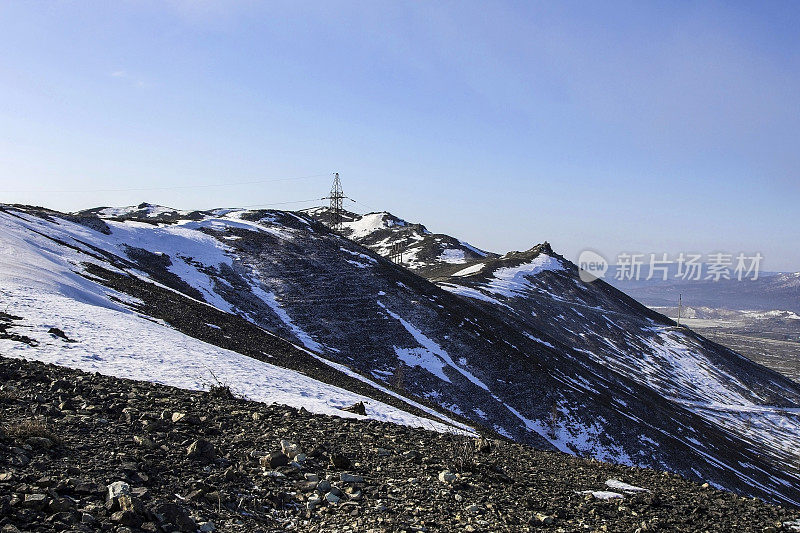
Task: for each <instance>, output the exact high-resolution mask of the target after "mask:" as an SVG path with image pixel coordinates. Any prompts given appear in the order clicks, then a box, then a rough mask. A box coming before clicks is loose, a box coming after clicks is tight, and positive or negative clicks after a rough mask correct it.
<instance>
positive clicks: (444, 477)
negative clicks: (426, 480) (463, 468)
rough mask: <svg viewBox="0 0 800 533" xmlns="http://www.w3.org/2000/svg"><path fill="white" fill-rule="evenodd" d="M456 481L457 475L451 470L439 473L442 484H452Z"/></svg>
mask: <svg viewBox="0 0 800 533" xmlns="http://www.w3.org/2000/svg"><path fill="white" fill-rule="evenodd" d="M455 480H456V475H455V474H453V473H452V472H450V471H449V470H442V471H441V472H439V481H441V482H442V483H452V482H453V481H455Z"/></svg>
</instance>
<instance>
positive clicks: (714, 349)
mask: <svg viewBox="0 0 800 533" xmlns="http://www.w3.org/2000/svg"><path fill="white" fill-rule="evenodd" d="M521 255H526V256H530V257H532V258H531V259H529V258H527V257H526V258H525V259H524V262H522V263H521V264H520V265H518V266H515V267H509V266H507V265H508V264H516V263H518V262H519V261H521V260H522V259H521V257H520V256H521ZM472 268H473V269H474V270H475V273H473V274H468V275H458V276H452V277H450V278H448V279H446V280H440V282H439V283H440V285H441V286H442V287H443V288H445V289H446V290H449V291H451V292H454V293H456V294H460V295H462V296H466V297H469V298H472V299H474V300H477V301H478V302H480V303H481V304H482V305H488V306H491V307H493V308H494V309H495V310H496V312H498V313H503V314H506V315H507V316H508V317H509V319H511V320H516V321H518V322H519V323H520V325H521V327H523V328H535V329H537V330H540V331H541V330H544V331H547V332H548V333H549V334H550V336H551V337H555V338H557V339H559V340H560V341H561V342H565V343H567V344H570V345H572V346H575V347H577V346H580V348H576V350H578V351H580V352H581V353H583V354H585V357H586V358H588V359H590V360H592V361H595V362H597V363H599V364H601V365H603V366H604V367H606V368H610V369H613V370H615V371H617V372H619V373H621V374H624V375H626V376H627V377H629V378H630V379H632V380H634V381H636V382H637V383H640V384H642V385H644V386H646V387H648V388H650V389H652V390H655V391H657V392H658V393H659V394H660V395H661V396H662V397H663V398H664V399H665V400H667V401H670V402H674V403H677V404H680V405H683V406H685V407H687V408H688V409H690V410H691V411H693V412H694V413H695V414H697V415H699V416H701V417H703V418H704V419H706V420H707V421H709V422H711V423H713V424H715V425H718V426H719V427H721V428H724V430H725V431H726V432H728V433H730V434H731V435H732V436H734V437H735V438H738V439H741V440H742V441H743V442H748V443H750V444H751V445H754V446H758V447H759V448H761V449H762V450H764V451H763V452H762V453H764V454H765V455H769V456H770V457H771V458H772V460H774V461H775V462H776V463H778V464H780V463H784V462H787V463H791V462H793V461H794V460H795V454H796V449H797V445H798V443H799V442H800V441H799V440H798V435H800V416H799V415H800V413H799V412H798V410H797V406H798V396H797V387H795V386H794V385H793V384H792V383H791V382H788V381H787V380H786V379H785V378H783V376H780V375H778V374H776V373H775V372H772V371H770V370H767V369H766V368H764V367H761V366H759V365H755V364H753V363H752V362H751V361H749V360H747V359H745V358H743V357H742V356H740V355H738V354H736V353H734V352H732V351H730V350H728V349H726V348H723V347H721V346H718V345H715V344H714V343H712V342H710V341H708V340H706V339H704V338H702V337H700V336H698V335H696V334H694V333H693V332H691V331H690V330H688V329H683V328H675V327H672V326H670V325H665V324H664V323H663V321H662V322H661V323H658V322H655V321H653V317H652V312H650V311H649V310H646V309H645V308H643V307H641V306H638V304H635V303H631V302H630V301H627V300H626V299H624V298H622V299H620V298H619V294H618V293H617V291H615V290H614V289H611V288H610V287H609V286H608V285H606V284H604V283H603V282H602V281H598V282H594V283H592V284H585V283H583V282H581V281H580V280H579V278H578V275H577V268H576V267H575V266H574V265H573V264H571V263H569V262H568V261H566V260H564V259H563V258H561V257H559V256H556V255H555V254H554V253H553V252H552V250H551V249H550V248H549V247H547V246H541V247H538V248H534V249H532V250H530V251H529V252H526V253H525V254H515V255H514V256H510V257H503V258H500V259H498V260H495V261H490V262H485V263H483V264H481V266H480V270H478V265H472ZM509 272H513V273H514V276H513V277H510V276H509ZM615 293H616V294H615ZM637 307H638V309H637ZM626 308H627V309H626Z"/></svg>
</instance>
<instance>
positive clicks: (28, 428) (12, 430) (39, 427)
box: [3, 420, 63, 446]
mask: <svg viewBox="0 0 800 533" xmlns="http://www.w3.org/2000/svg"><path fill="white" fill-rule="evenodd" d="M3 433H5V435H6V436H8V437H12V438H15V439H21V440H24V439H29V438H31V437H39V438H45V439H48V440H49V441H51V442H52V443H53V444H54V445H56V446H57V445H60V444H62V443H63V441H62V440H61V437H59V436H58V435H57V434H56V433H55V432H54V431H53V430H51V429H50V426H48V425H47V424H46V423H45V422H43V421H41V420H23V421H21V422H12V423H10V424H6V426H5V427H4V428H3Z"/></svg>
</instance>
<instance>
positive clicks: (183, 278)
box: [0, 206, 800, 502]
mask: <svg viewBox="0 0 800 533" xmlns="http://www.w3.org/2000/svg"><path fill="white" fill-rule="evenodd" d="M142 209H143V211H142V212H140V213H139V212H137V211H141V210H140V209H138V208H137V209H132V210H127V211H124V212H122V214H120V213H121V212H120V211H111V212H109V211H105V212H103V213H101V215H102V217H103V218H98V217H96V216H94V215H92V214H91V213H87V212H84V213H81V214H78V215H59V214H57V213H52V212H45V211H42V210H37V209H33V208H11V207H7V208H5V209H4V211H3V212H2V213H0V216H1V217H2V219H1V220H2V221H3V223H4V224H6V225H7V226H8V227H16V230H15V231H17V232H18V234H19V235H21V236H24V237H21V239H23V240H24V241H25V242H32V239H33V240H36V239H38V238H39V237H41V238H42V239H44V241H46V242H47V243H49V244H48V246H51V245H52V246H55V248H54V249H53V250H49V251H46V252H42V253H43V254H46V255H49V256H52V257H60V256H62V255H63V256H64V257H67V258H70V259H69V261H70V264H69V270H70V271H76V272H80V273H81V274H82V277H81V279H83V278H84V277H86V276H88V277H89V278H90V279H91V280H92V281H93V282H97V283H99V284H102V285H103V286H105V287H107V288H109V289H112V290H115V291H117V293H118V294H119V295H120V296H117V298H118V299H120V300H122V299H124V298H131V297H133V298H136V299H137V301H138V302H141V303H129V304H128V305H127V307H131V308H134V309H135V310H136V312H138V313H140V314H141V315H142V316H146V317H149V318H152V319H159V320H163V321H164V322H166V323H167V324H169V325H170V326H171V327H172V328H174V329H176V330H178V331H181V332H182V333H184V334H187V335H190V336H192V337H194V338H196V339H198V340H200V341H204V342H206V343H209V344H214V345H216V346H218V347H220V348H224V349H227V350H231V351H235V352H238V353H240V354H242V355H246V356H249V357H252V358H254V359H258V360H260V361H262V362H268V363H270V364H273V365H275V366H280V367H284V368H288V369H290V370H295V371H300V372H302V373H303V374H305V375H306V376H308V377H312V378H314V379H316V380H322V381H326V382H327V383H329V384H332V385H335V386H338V387H341V388H346V389H348V390H351V391H354V392H355V393H358V394H362V395H365V396H368V397H371V398H373V399H374V400H377V401H380V402H382V403H386V404H387V405H392V406H395V407H397V406H398V405H400V408H401V410H403V411H406V412H409V411H411V412H412V414H418V413H425V412H426V411H425V409H427V408H428V407H427V406H429V405H435V406H436V407H437V408H438V409H440V410H441V409H444V410H446V411H448V412H450V413H451V415H450V418H455V419H456V420H462V419H469V420H471V422H472V423H473V424H476V425H480V426H483V427H485V428H487V429H489V430H492V431H495V432H497V433H500V434H503V435H506V436H508V437H510V438H513V439H515V440H519V441H521V442H527V443H531V444H534V445H538V446H542V447H553V448H557V449H561V450H563V451H567V452H569V453H578V454H582V455H589V456H594V457H597V458H599V459H604V460H612V461H616V462H622V463H626V464H635V465H641V466H652V467H656V468H665V469H669V470H672V471H675V472H679V473H681V474H684V475H686V476H689V477H692V478H695V479H701V480H705V481H709V482H711V483H714V484H717V485H720V486H725V487H727V488H730V489H732V490H737V491H739V492H741V493H746V494H756V495H759V496H762V497H764V498H768V499H772V500H777V501H784V502H798V501H800V494H798V489H797V488H796V487H797V486H798V472H797V467H796V466H795V465H796V461H794V462H792V463H791V464H789V457H788V455H787V453H788V452H787V451H786V450H788V446H784V447H782V448H779V449H776V450H777V451H775V450H770V449H767V447H768V445H769V446H771V444H770V443H769V442H768V440H766V439H764V438H756V437H752V438H749V440H748V439H745V438H743V437H742V435H741V434H740V433H741V432H737V431H735V430H734V429H731V428H730V427H728V425H726V424H728V422H727V421H722V420H721V419H720V418H718V416H717V415H714V416H711V415H708V414H707V413H706V411H707V410H708V409H710V408H711V407H713V404H712V403H710V402H705V403H702V405H698V404H699V403H701V402H702V401H703V398H702V395H701V392H702V390H703V389H704V388H708V387H711V388H713V390H714V391H715V396H714V398H715V401H717V400H720V401H724V402H727V403H725V405H726V406H727V407H726V409H731V406H740V407H741V406H744V407H746V408H747V409H744V407H742V408H741V409H739V410H738V411H736V414H735V416H736V417H745V418H741V419H742V420H745V419H746V418H747V419H750V424H751V426H750V427H751V428H756V427H763V428H765V432H766V434H768V435H769V438H770V439H773V440H775V439H784V441H785V442H794V443H796V442H797V441H796V438H797V437H796V436H792V435H790V434H789V433H790V432H791V431H792V430H793V428H794V427H795V426H793V425H792V424H793V423H794V422H792V418H791V416H790V415H791V413H793V411H792V409H794V408H796V407H797V405H798V398H800V389H798V387H797V386H796V385H793V384H791V383H788V384H787V383H785V381H786V380H783V381H781V380H780V379H779V378H777V377H775V376H773V375H771V374H764V373H763V372H762V371H763V369H760V367H757V368H753V367H754V366H755V365H750V366H748V365H747V363H745V362H737V361H738V360H737V356H735V354H730V353H727V352H726V351H725V350H724V349H722V348H721V347H718V346H715V345H712V344H711V343H708V342H707V341H704V340H702V339H694V338H691V337H689V336H688V334H686V336H681V334H683V332H680V331H673V330H671V329H670V326H671V323H670V322H669V321H668V320H667V319H665V318H664V317H662V316H661V315H658V314H657V313H654V312H651V311H648V310H647V309H645V308H643V307H642V306H640V305H639V304H637V303H636V302H635V301H633V300H631V299H630V298H627V297H625V296H624V295H622V294H621V293H619V292H618V291H616V290H614V289H612V288H611V287H609V286H607V285H602V284H600V285H596V286H592V287H583V286H582V284H581V282H580V281H579V280H577V271H575V270H574V267H573V266H572V265H570V264H569V263H568V262H565V261H564V260H563V259H562V258H559V257H558V256H556V255H555V254H553V253H552V250H549V247H545V248H539V249H534V250H531V251H529V252H523V253H520V254H511V255H509V256H505V257H504V258H498V257H496V256H488V255H487V256H486V257H485V258H484V257H483V256H481V257H482V259H480V261H478V262H475V261H473V262H472V263H462V264H449V263H446V262H445V263H442V265H444V266H446V267H447V268H451V269H454V270H453V274H458V275H454V276H447V277H444V278H442V279H440V280H439V281H440V283H441V286H440V287H437V286H436V285H434V284H432V283H431V282H430V281H428V280H426V279H424V278H421V277H419V276H417V275H415V274H414V273H412V272H409V271H408V270H407V269H405V268H402V267H399V266H397V265H394V264H391V263H390V262H388V261H387V260H386V259H385V258H383V257H381V256H380V255H378V254H376V253H374V252H373V251H370V250H369V249H367V248H364V247H362V246H360V245H358V244H356V243H354V242H352V241H351V240H348V239H346V238H343V237H341V236H338V235H335V234H332V233H331V232H330V231H329V230H328V229H327V228H326V227H324V226H322V225H321V224H319V223H317V222H315V221H314V219H313V217H312V216H311V215H309V214H307V213H306V214H295V213H289V212H281V211H243V210H215V211H207V212H192V213H179V212H174V211H171V210H164V209H163V208H158V207H156V206H148V207H145V208H142ZM154 212H155V214H154ZM109 213H110V215H109ZM164 213H166V214H165V215H163V216H162V214H164ZM175 213H177V214H175ZM378 218H381V219H383V218H382V217H378ZM68 219H71V220H72V222H71V221H69V220H68ZM398 220H399V219H398ZM15 225H16V226H15ZM364 227H365V228H369V227H372V226H370V225H369V224H366V223H365V224H364ZM406 230H407V228H406V227H405V226H402V225H400V224H397V223H393V224H392V225H390V226H386V227H384V228H383V229H382V230H380V231H389V232H391V231H400V232H404V231H406ZM353 231H356V230H355V229H354V230H353ZM362 231H363V233H364V237H363V238H368V237H369V236H370V235H372V234H374V233H376V232H374V231H373V232H370V231H366V230H363V228H362ZM6 233H8V232H3V235H5V234H6ZM37 235H38V237H34V236H37ZM383 240H385V237H384V238H381V239H378V240H376V243H380V242H383ZM454 240H455V241H456V242H460V241H457V240H456V239H454ZM36 242H37V243H38V242H39V241H38V240H36ZM4 246H5V247H6V248H11V249H13V248H18V247H20V246H22V244H21V243H20V242H10V243H7V244H5V243H4ZM36 246H37V247H39V248H42V247H44V245H43V244H41V243H39V244H37V245H36ZM375 246H379V244H375ZM44 248H45V249H46V247H44ZM543 252H544V253H543ZM75 254H77V255H75ZM440 255H441V254H440ZM437 257H439V256H437ZM442 265H439V266H442ZM19 268H25V267H22V266H21V267H19ZM63 275H66V273H65V272H64V271H57V274H56V278H59V277H60V276H63ZM32 279H33V278H32ZM20 283H22V285H21V286H24V283H23V282H20ZM25 283H33V282H31V281H29V282H25ZM34 289H35V287H33V288H31V290H29V291H28V292H29V293H34V292H35V290H34ZM445 289H446V290H445ZM453 292H456V294H453ZM123 293H124V296H123V295H122V294H123ZM468 293H469V294H468ZM67 296H68V297H72V296H70V295H67ZM472 296H476V297H472ZM13 298H15V299H20V298H22V296H21V295H20V294H15V295H13ZM106 300H108V299H106ZM531 302H542V303H538V304H534V303H531ZM10 303H11V304H12V306H11V307H10V308H9V312H11V313H13V305H14V300H13V299H11V300H10ZM534 305H538V306H539V307H536V308H534V307H532V306H534ZM526 306H529V307H526ZM535 309H538V313H537V316H538V317H540V318H539V319H538V322H536V321H535V319H537V316H534V315H532V314H531V313H533V312H535ZM591 311H594V312H593V313H592V312H591ZM559 315H561V316H560V317H559ZM602 317H605V318H602ZM531 320H534V321H531ZM612 323H613V324H614V325H615V326H616V328H618V329H614V326H612V325H611V324H612ZM76 327H77V326H76ZM606 328H607V329H608V331H606ZM78 330H80V327H78ZM267 332H272V334H274V335H272V334H270V333H267ZM67 333H68V334H70V333H71V332H67ZM73 334H75V333H73ZM75 335H76V334H75ZM275 335H277V336H278V337H285V338H287V339H292V340H293V341H294V342H295V343H297V344H302V345H304V346H305V349H302V350H301V349H298V348H297V347H295V346H293V345H291V344H289V343H286V342H284V341H282V340H280V339H279V338H278V337H276V336H275ZM601 337H602V339H605V337H609V338H608V339H606V340H602V339H601ZM620 339H624V341H625V343H631V344H633V345H634V348H631V349H630V350H628V351H619V350H620V349H619V348H617V352H615V351H614V350H613V349H612V348H611V344H613V343H614V342H615V341H620ZM695 342H696V343H695ZM656 345H658V347H660V348H662V350H661V351H658V350H657V349H656ZM642 347H644V348H645V349H647V350H649V351H650V352H649V355H648V358H647V360H648V366H647V368H648V370H647V371H646V372H642V373H640V374H636V373H635V372H632V369H636V368H637V365H636V364H635V363H634V362H632V361H633V360H632V359H630V358H629V357H628V356H631V357H633V356H634V355H635V352H636V350H641V349H642ZM615 357H616V359H615ZM617 359H619V362H617ZM691 360H694V361H695V362H696V365H695V366H696V367H698V368H700V369H701V370H702V371H703V372H705V374H703V376H705V377H704V379H705V382H704V383H703V384H702V385H697V386H695V385H694V384H693V382H692V375H693V374H692V373H691V372H690V370H689V366H687V365H688V363H687V364H686V365H684V364H683V362H687V361H691ZM674 361H679V362H680V363H681V364H673V362H674ZM628 363H630V364H628ZM332 365H337V366H332ZM338 365H341V366H338ZM681 369H683V370H681ZM748 373H750V374H752V376H750V377H748V376H746V375H745V374H748ZM354 376H357V377H354ZM367 376H368V377H367ZM729 377H732V378H733V379H735V380H736V381H737V382H738V383H737V384H735V385H731V386H728V385H726V384H725V383H721V381H724V380H725V379H728V378H729ZM671 380H672V381H674V383H672V384H671V385H670V382H671ZM367 381H370V382H372V384H370V383H367ZM670 386H672V387H673V388H674V389H675V393H673V391H672V390H671V389H670V388H669V387H670ZM717 387H719V388H717ZM387 391H388V392H387ZM398 395H399V396H402V397H403V398H405V399H404V400H402V402H401V401H400V400H397V398H396V396H398ZM374 400H373V401H374ZM745 401H747V402H749V404H744V403H741V402H745ZM393 402H394V403H393ZM412 402H413V403H412ZM736 402H740V403H736ZM714 412H715V413H720V412H723V410H722V409H717V410H715V411H714ZM725 412H727V413H730V411H725ZM743 413H744V414H743ZM725 416H726V417H727V416H728V415H725ZM439 420H440V421H442V422H445V423H446V422H447V420H446V419H443V418H442V417H440V418H439ZM725 420H728V419H727V418H726V419H725ZM779 424H784V426H783V427H784V429H783V433H779V432H778V430H777V429H776V426H778V425H779ZM793 439H794V440H793Z"/></svg>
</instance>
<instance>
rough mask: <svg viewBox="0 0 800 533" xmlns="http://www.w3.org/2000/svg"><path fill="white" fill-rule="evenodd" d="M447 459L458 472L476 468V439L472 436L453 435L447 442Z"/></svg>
mask: <svg viewBox="0 0 800 533" xmlns="http://www.w3.org/2000/svg"><path fill="white" fill-rule="evenodd" d="M445 453H446V454H447V459H448V460H449V461H450V463H451V464H452V465H453V469H454V470H456V471H458V472H467V471H470V472H471V471H472V470H473V469H474V468H475V464H476V463H475V440H474V439H472V438H470V437H459V436H453V438H451V439H449V440H448V441H447V443H446V444H445Z"/></svg>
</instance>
